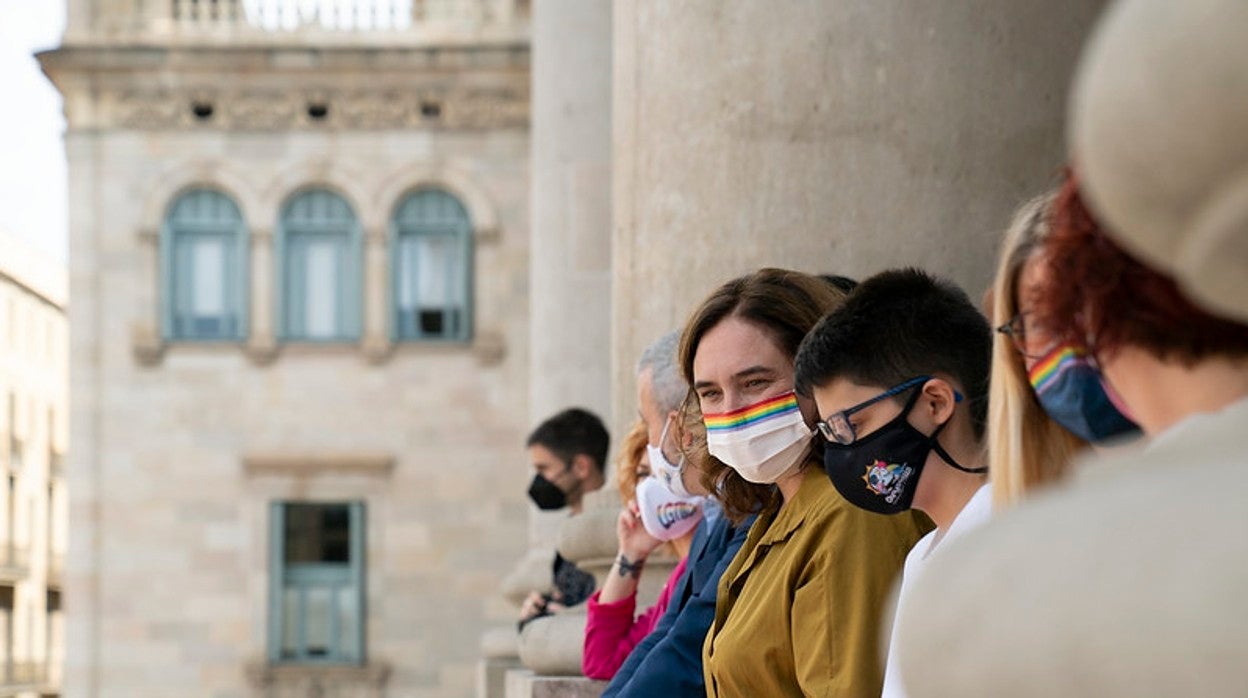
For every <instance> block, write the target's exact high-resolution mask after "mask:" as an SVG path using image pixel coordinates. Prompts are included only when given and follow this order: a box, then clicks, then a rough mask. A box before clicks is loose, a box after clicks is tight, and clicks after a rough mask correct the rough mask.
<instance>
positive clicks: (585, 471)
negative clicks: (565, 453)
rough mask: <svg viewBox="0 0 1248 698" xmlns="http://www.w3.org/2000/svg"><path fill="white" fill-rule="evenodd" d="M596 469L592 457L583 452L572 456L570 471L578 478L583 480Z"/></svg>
mask: <svg viewBox="0 0 1248 698" xmlns="http://www.w3.org/2000/svg"><path fill="white" fill-rule="evenodd" d="M595 470H597V468H596V467H595V466H594V459H592V458H590V457H589V456H588V455H586V454H584V453H578V454H576V455H575V456H572V472H573V473H574V474H575V475H576V477H577V479H578V480H584V479H586V478H588V477H589V476H590V473H592V472H594V471H595Z"/></svg>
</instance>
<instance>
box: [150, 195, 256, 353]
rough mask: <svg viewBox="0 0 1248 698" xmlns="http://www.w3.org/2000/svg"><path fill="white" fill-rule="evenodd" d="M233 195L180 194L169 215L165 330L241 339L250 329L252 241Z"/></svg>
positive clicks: (171, 334) (170, 334)
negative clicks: (249, 246)
mask: <svg viewBox="0 0 1248 698" xmlns="http://www.w3.org/2000/svg"><path fill="white" fill-rule="evenodd" d="M245 232H246V230H245V228H244V226H243V216H242V214H241V213H239V210H238V206H237V205H236V204H235V203H234V202H233V201H231V200H230V198H229V197H227V196H225V195H224V194H221V193H220V192H216V191H212V190H209V189H195V190H192V191H189V192H187V193H185V194H183V195H182V196H179V197H178V198H177V200H175V201H174V203H173V205H172V206H170V207H169V213H168V215H167V216H166V218H165V225H164V230H163V231H162V233H163V237H164V241H163V243H164V244H163V245H162V250H163V262H164V274H163V277H164V294H163V304H162V305H163V307H164V310H165V312H164V316H165V323H164V325H165V329H164V334H165V337H166V338H168V339H187V340H238V339H242V338H243V337H244V335H245V334H246V331H247V322H246V318H247V314H246V307H247V303H246V299H247V292H246V289H247V247H246V245H247V240H246V235H245Z"/></svg>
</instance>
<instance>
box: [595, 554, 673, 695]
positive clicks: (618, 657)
mask: <svg viewBox="0 0 1248 698" xmlns="http://www.w3.org/2000/svg"><path fill="white" fill-rule="evenodd" d="M687 561H688V560H687V559H685V560H681V561H680V564H679V565H676V569H674V570H672V574H671V576H669V577H668V578H667V583H666V584H664V585H663V591H661V592H659V598H658V599H657V600H656V601H655V602H654V605H653V606H651V607H650V608H648V609H646V612H645V613H642V614H641V615H640V616H637V619H636V620H634V619H633V611H634V610H636V607H637V594H635V593H634V594H632V595H630V596H627V597H625V598H622V599H620V600H619V601H616V602H614V603H599V602H598V595H599V594H601V593H602V590H598V591H595V592H594V595H593V596H591V597H589V607H588V616H589V618H588V620H587V621H586V623H585V650H584V652H583V653H582V654H581V671H582V672H584V674H585V676H587V677H589V678H591V679H600V680H603V681H606V680H609V679H610V678H611V677H613V676H615V672H617V671H619V670H620V666H621V665H622V664H624V660H625V659H628V653H629V652H632V651H633V648H634V647H636V646H637V643H639V642H641V638H643V637H645V636H646V635H649V634H650V631H651V630H654V626H656V625H658V624H659V618H662V617H663V612H664V611H666V610H667V602H668V600H670V599H671V598H672V589H673V588H675V586H676V581H677V580H678V579H680V575H682V574H684V572H685V563H686V562H687Z"/></svg>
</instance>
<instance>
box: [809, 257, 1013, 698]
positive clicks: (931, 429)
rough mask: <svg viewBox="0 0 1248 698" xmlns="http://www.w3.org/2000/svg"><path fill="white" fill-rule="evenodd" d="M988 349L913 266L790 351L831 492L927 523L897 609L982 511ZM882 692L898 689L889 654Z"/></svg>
mask: <svg viewBox="0 0 1248 698" xmlns="http://www.w3.org/2000/svg"><path fill="white" fill-rule="evenodd" d="M991 349H992V333H991V330H990V329H989V327H988V322H987V320H986V319H985V318H984V317H983V316H982V315H981V314H980V313H979V311H978V310H977V309H976V308H975V306H974V305H973V304H972V303H971V301H970V299H969V298H967V296H966V294H965V293H964V292H963V291H962V290H961V289H959V288H958V287H957V286H955V285H953V284H952V283H949V282H948V281H944V280H940V279H936V278H933V277H931V276H929V275H927V274H926V273H924V272H922V271H919V270H917V269H903V270H895V271H887V272H884V273H881V274H877V275H876V276H873V277H871V278H869V279H867V280H865V281H863V282H862V284H861V285H859V286H858V288H857V289H855V290H854V291H853V293H851V294H850V295H849V297H848V298H847V299H846V301H845V303H844V304H843V305H841V306H840V307H839V308H837V309H836V310H834V311H833V312H831V313H829V314H828V315H827V316H826V317H824V318H823V319H822V320H821V321H820V322H819V324H818V325H816V326H815V328H814V329H813V330H811V332H810V334H809V335H807V336H806V338H805V340H803V342H802V345H801V347H800V348H799V349H798V352H797V358H796V360H795V364H796V366H795V372H796V379H795V382H796V386H797V392H798V393H800V394H803V395H807V396H810V397H813V398H814V401H815V404H816V406H817V407H818V410H819V419H820V421H819V423H818V425H817V427H818V429H819V432H820V434H821V435H822V438H823V440H824V443H823V447H824V459H823V460H824V470H825V472H826V473H827V475H828V477H829V478H830V479H831V480H832V484H833V485H835V486H836V489H837V491H838V492H840V494H841V495H842V496H843V497H845V499H847V500H848V501H850V502H851V503H853V504H855V505H857V506H859V507H861V508H863V509H867V510H868V511H874V512H878V513H880V514H897V513H900V512H903V511H906V510H908V509H911V508H913V509H917V510H920V511H922V512H923V513H925V514H927V515H928V516H930V517H931V518H932V521H933V522H935V524H936V530H935V531H932V532H931V533H929V534H928V535H927V536H925V537H924V538H923V539H922V540H920V541H919V542H918V544H917V545H915V547H914V548H913V549H912V550H911V551H910V554H909V555H908V556H907V557H906V565H905V570H904V572H903V577H902V582H901V594H900V597H899V599H898V607H900V606H901V605H902V604H904V603H905V600H906V585H907V582H908V581H909V580H911V579H913V578H914V576H915V574H916V573H918V572H919V570H920V569H921V568H922V567H923V565H924V564H925V563H926V561H927V559H928V558H929V556H930V555H932V554H933V552H934V551H935V550H936V548H937V547H938V546H940V545H943V544H944V542H945V541H946V540H947V539H949V538H953V537H957V536H959V535H961V534H962V533H964V532H965V531H966V530H968V529H970V528H973V527H974V526H976V525H978V524H980V523H981V522H983V521H984V520H985V519H987V518H988V515H989V513H990V511H991V494H990V491H989V487H988V486H987V470H988V469H987V467H986V466H985V464H984V453H983V444H982V439H983V434H984V424H985V418H986V413H987V401H986V399H985V397H986V395H987V392H988V366H989V360H990V357H991ZM895 641H896V638H893V642H890V652H889V654H890V655H891V654H892V649H891V648H892V647H895V646H896V645H895ZM883 695H884V696H886V697H900V696H904V695H905V691H904V687H903V686H902V685H901V684H900V680H899V676H898V675H897V671H896V667H895V666H894V665H893V662H891V661H890V662H888V665H887V667H886V670H885V677H884V692H883Z"/></svg>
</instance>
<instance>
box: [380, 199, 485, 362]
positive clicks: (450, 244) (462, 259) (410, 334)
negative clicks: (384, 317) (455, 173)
mask: <svg viewBox="0 0 1248 698" xmlns="http://www.w3.org/2000/svg"><path fill="white" fill-rule="evenodd" d="M393 234H394V237H393V243H394V245H393V253H392V254H391V264H392V268H391V272H392V273H391V275H390V278H391V279H392V286H393V288H392V303H391V308H392V312H393V314H394V338H395V339H396V340H399V341H403V340H453V341H464V340H467V339H468V338H469V337H470V336H471V335H472V317H471V307H472V294H471V286H472V225H471V222H470V221H469V219H468V212H467V211H466V210H465V209H464V205H463V204H461V203H460V202H459V200H458V199H456V198H455V197H454V196H452V195H450V194H448V193H447V192H445V191H442V190H439V189H422V190H419V191H416V192H413V193H411V194H409V195H407V197H406V198H404V199H403V201H402V203H400V204H399V207H398V208H397V209H396V211H395V216H394V222H393Z"/></svg>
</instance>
